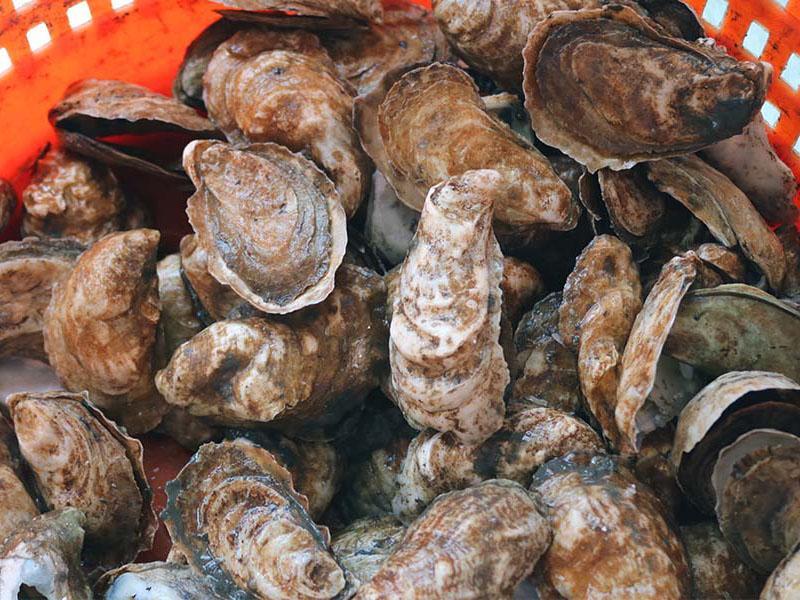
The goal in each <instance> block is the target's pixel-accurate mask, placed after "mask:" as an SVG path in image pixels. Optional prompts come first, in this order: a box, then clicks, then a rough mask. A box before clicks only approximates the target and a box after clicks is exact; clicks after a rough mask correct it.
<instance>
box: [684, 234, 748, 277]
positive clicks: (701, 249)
mask: <svg viewBox="0 0 800 600" xmlns="http://www.w3.org/2000/svg"><path fill="white" fill-rule="evenodd" d="M695 254H697V257H698V258H699V259H700V260H702V261H703V262H704V263H706V264H708V265H710V266H711V267H713V268H714V269H716V270H717V271H719V272H720V273H722V275H723V277H724V279H725V281H726V283H740V282H743V281H744V279H745V276H746V269H747V267H746V265H745V264H744V260H743V259H742V257H741V256H740V255H739V253H738V252H736V251H734V250H730V249H729V248H726V247H725V246H723V245H722V244H713V243H707V244H700V245H699V246H698V247H697V248H696V249H695Z"/></svg>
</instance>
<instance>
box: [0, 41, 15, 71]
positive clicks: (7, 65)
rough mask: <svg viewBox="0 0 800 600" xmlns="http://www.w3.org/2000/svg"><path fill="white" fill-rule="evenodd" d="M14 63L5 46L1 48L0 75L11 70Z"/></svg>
mask: <svg viewBox="0 0 800 600" xmlns="http://www.w3.org/2000/svg"><path fill="white" fill-rule="evenodd" d="M12 66H13V63H12V62H11V55H10V54H9V53H8V50H6V49H5V48H0V77H2V76H3V75H5V74H6V73H8V72H9V71H10V70H11V67H12Z"/></svg>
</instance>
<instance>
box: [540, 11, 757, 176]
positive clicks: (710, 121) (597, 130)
mask: <svg viewBox="0 0 800 600" xmlns="http://www.w3.org/2000/svg"><path fill="white" fill-rule="evenodd" d="M524 58H525V68H524V73H525V79H524V88H525V107H526V108H527V109H528V112H529V113H530V115H531V121H532V123H533V128H534V131H535V132H536V137H538V138H539V139H540V140H541V141H542V142H544V143H545V144H548V145H550V146H555V147H556V148H558V149H559V150H561V151H562V152H564V153H565V154H567V155H569V156H571V157H572V158H574V159H575V160H577V161H578V162H580V163H581V164H583V165H586V167H587V168H588V169H589V170H590V171H592V172H595V171H597V170H599V169H601V168H603V167H611V168H612V169H615V170H619V169H626V168H630V167H631V166H632V165H634V164H636V163H638V162H642V161H647V160H653V159H656V158H664V157H667V156H678V155H683V154H687V153H689V152H693V151H696V150H699V149H701V148H703V147H705V146H709V145H711V144H713V143H715V142H718V141H720V140H724V139H726V138H729V137H731V136H732V135H736V134H738V133H740V132H741V131H742V130H743V129H744V127H745V126H746V125H747V124H748V123H749V122H750V121H751V120H752V119H753V117H754V116H755V114H756V113H757V112H758V110H759V108H760V107H761V105H762V104H763V102H764V98H765V94H766V90H767V86H768V83H769V80H770V70H769V69H767V67H765V66H764V65H763V64H760V63H747V62H737V61H736V60H734V59H733V58H730V57H729V56H727V55H726V54H725V53H724V51H723V50H721V49H720V48H716V47H713V46H709V45H708V44H704V43H702V42H694V43H692V42H686V41H684V40H681V39H678V38H674V37H670V36H668V35H667V34H666V32H665V31H664V30H663V29H661V28H660V27H659V26H657V25H655V24H653V23H652V22H651V21H649V20H648V19H647V18H645V17H643V16H642V15H640V14H638V13H637V12H636V11H635V10H634V9H631V8H627V7H620V6H613V5H612V6H608V7H605V8H601V9H596V10H584V11H578V12H561V13H557V14H553V15H551V17H550V18H549V19H547V20H545V21H542V22H540V23H539V25H538V26H537V27H536V28H535V29H534V31H533V32H532V33H531V35H530V37H529V38H528V42H527V45H526V46H525V50H524ZM576 101H578V102H579V104H578V105H577V106H576ZM667 107H668V109H667Z"/></svg>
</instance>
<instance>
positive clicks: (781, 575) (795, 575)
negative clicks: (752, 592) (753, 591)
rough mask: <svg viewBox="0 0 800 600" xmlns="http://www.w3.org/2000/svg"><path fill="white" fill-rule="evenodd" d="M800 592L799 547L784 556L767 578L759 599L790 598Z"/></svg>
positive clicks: (784, 599) (778, 599)
mask: <svg viewBox="0 0 800 600" xmlns="http://www.w3.org/2000/svg"><path fill="white" fill-rule="evenodd" d="M798 592H800V548H795V550H794V552H793V553H792V554H789V555H788V556H786V558H784V559H783V560H782V561H781V563H780V564H779V565H778V566H777V567H776V568H775V570H774V571H773V572H772V575H770V576H769V579H767V583H766V585H765V586H764V589H763V590H761V596H759V598H760V600H791V599H792V598H794V597H796V596H797V594H798Z"/></svg>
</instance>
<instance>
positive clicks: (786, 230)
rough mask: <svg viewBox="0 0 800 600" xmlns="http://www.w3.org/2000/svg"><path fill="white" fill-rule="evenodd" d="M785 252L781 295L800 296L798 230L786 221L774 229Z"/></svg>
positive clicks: (799, 236)
mask: <svg viewBox="0 0 800 600" xmlns="http://www.w3.org/2000/svg"><path fill="white" fill-rule="evenodd" d="M775 233H776V234H777V235H778V239H779V240H780V241H781V244H783V252H784V254H786V276H785V277H784V278H783V288H782V289H781V294H780V295H781V296H785V297H788V298H795V299H798V298H800V231H798V229H797V227H796V226H795V224H794V223H786V224H785V225H782V226H781V227H778V229H776V230H775Z"/></svg>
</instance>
